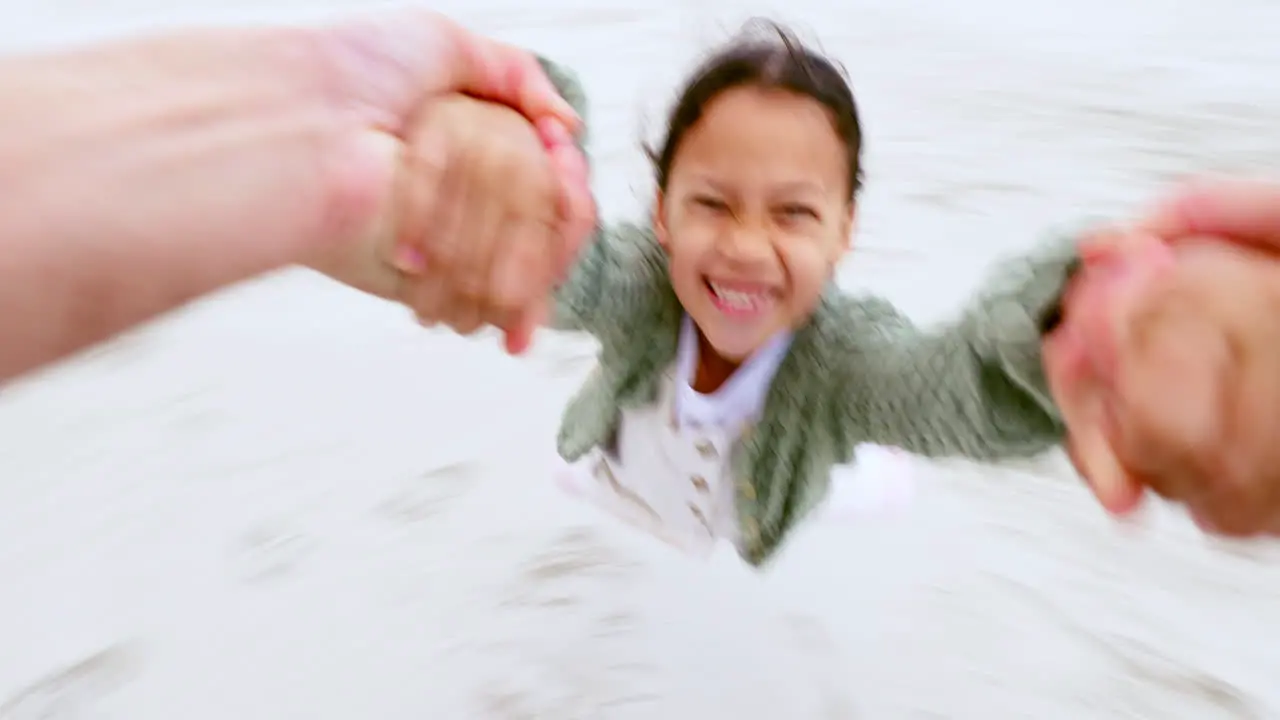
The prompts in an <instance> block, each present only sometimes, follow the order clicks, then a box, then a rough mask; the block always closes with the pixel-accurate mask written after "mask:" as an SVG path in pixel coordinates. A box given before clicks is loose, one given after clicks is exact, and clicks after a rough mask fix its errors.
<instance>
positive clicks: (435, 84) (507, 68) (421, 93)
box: [319, 8, 581, 134]
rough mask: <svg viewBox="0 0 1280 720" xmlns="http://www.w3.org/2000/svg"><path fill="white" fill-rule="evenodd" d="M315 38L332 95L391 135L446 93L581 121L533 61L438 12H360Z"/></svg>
mask: <svg viewBox="0 0 1280 720" xmlns="http://www.w3.org/2000/svg"><path fill="white" fill-rule="evenodd" d="M319 37H320V43H319V45H320V47H321V55H322V57H323V58H324V59H325V63H326V65H327V66H328V69H329V75H330V78H331V79H330V84H331V85H332V86H333V90H334V94H335V96H336V97H337V98H338V99H339V101H340V102H342V103H344V104H346V105H348V106H350V107H351V108H353V109H355V110H357V111H358V112H359V113H361V114H362V115H363V116H364V120H365V121H366V122H368V123H370V124H372V125H374V126H376V127H378V128H380V129H383V130H386V131H388V132H391V133H393V134H399V133H401V132H403V130H404V129H405V128H406V127H407V125H408V122H409V120H410V118H411V116H412V114H413V113H414V112H415V111H416V109H417V108H418V106H419V105H420V104H421V103H422V102H423V101H424V100H426V99H428V98H430V97H432V96H435V95H442V94H447V93H464V94H467V95H472V96H475V97H480V98H484V99H487V100H492V101H494V102H498V103H501V104H504V105H508V106H510V107H512V108H514V109H516V110H517V111H519V112H520V113H521V114H522V115H524V116H525V117H526V118H530V119H534V118H541V117H555V118H557V119H559V120H560V121H561V122H563V123H565V125H566V126H568V127H572V128H577V127H578V126H579V124H580V122H581V121H580V120H579V119H578V116H577V113H575V112H574V110H573V108H572V107H571V106H570V105H569V103H568V102H566V101H565V100H564V99H563V98H561V97H560V95H559V93H557V92H556V90H555V87H554V86H553V85H552V83H551V81H550V80H549V79H548V78H547V76H546V73H544V72H543V71H542V68H541V66H540V65H539V64H538V62H537V59H536V58H535V57H533V56H532V55H531V54H529V53H528V52H525V51H523V50H520V49H518V48H515V47H512V46H510V45H506V44H504V43H500V42H497V41H495V40H492V39H490V38H486V37H483V36H480V35H477V34H475V33H473V32H470V31H468V30H467V29H466V28H464V27H462V26H461V25H459V24H458V23H456V22H454V21H453V20H450V19H449V18H447V17H445V16H443V15H440V14H439V13H435V12H431V11H428V10H425V9H421V8H402V9H397V10H392V11H389V12H383V13H379V14H374V15H364V16H361V17H358V18H349V19H344V20H342V21H340V22H337V23H334V24H332V25H329V26H327V27H325V28H323V29H322V30H321V32H320V34H319Z"/></svg>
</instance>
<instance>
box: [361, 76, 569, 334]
mask: <svg viewBox="0 0 1280 720" xmlns="http://www.w3.org/2000/svg"><path fill="white" fill-rule="evenodd" d="M542 124H543V126H544V127H546V128H548V129H545V130H543V132H542V133H539V132H538V130H537V129H536V128H535V127H534V125H533V124H531V123H530V122H529V121H528V120H527V119H525V118H524V117H523V116H521V115H520V114H519V113H517V112H516V111H514V110H512V109H510V108H508V107H506V106H503V105H498V104H494V103H489V102H484V101H481V100H476V99H473V98H470V97H467V96H465V95H452V96H447V97H444V98H442V99H439V100H435V101H432V102H429V103H427V104H426V105H424V106H423V107H422V108H420V111H419V112H418V114H417V116H416V118H415V119H414V121H413V122H412V123H411V125H410V127H409V128H408V129H407V130H406V140H405V143H406V147H405V149H404V151H403V156H402V159H401V163H400V174H399V177H398V179H397V182H396V187H397V189H396V193H395V194H394V198H393V203H394V207H393V208H390V209H389V211H388V212H387V213H384V217H385V218H386V224H385V226H384V227H382V228H380V229H379V230H378V231H377V232H376V233H374V238H375V240H374V241H373V242H372V243H371V245H372V246H370V247H366V248H365V249H364V250H363V252H364V253H366V254H365V256H364V260H363V261H364V262H366V263H371V264H373V265H376V266H377V268H379V270H378V271H379V272H381V273H382V281H381V282H379V283H376V287H373V288H366V289H372V290H373V291H374V292H375V293H377V294H379V295H381V296H383V297H386V298H388V299H393V300H398V301H400V302H403V303H404V304H405V305H407V306H408V307H409V308H410V309H412V310H413V311H414V313H415V314H416V315H417V316H418V319H419V321H420V322H422V323H423V324H425V325H435V324H444V325H447V326H449V327H451V328H453V329H454V330H456V331H458V332H460V333H463V334H470V333H472V332H475V331H476V330H478V329H480V328H481V327H484V326H495V327H498V328H500V329H502V330H503V331H505V333H506V336H507V348H508V350H509V351H511V352H513V353H518V352H521V351H522V350H523V349H524V348H525V347H526V346H527V345H528V343H529V340H530V338H531V336H532V334H533V331H534V330H535V329H536V328H537V326H538V325H539V324H541V322H542V318H543V317H544V316H545V314H546V311H547V310H546V305H547V302H548V299H549V294H550V291H551V289H552V287H553V286H554V285H555V283H556V282H557V281H558V278H559V276H561V275H563V273H564V272H565V268H566V266H567V265H568V264H569V263H570V262H572V260H573V259H574V258H576V254H577V249H578V246H579V244H580V243H581V240H582V237H583V236H585V234H586V233H587V232H589V230H590V228H591V227H592V226H594V205H593V203H592V200H591V197H590V194H589V190H588V188H587V181H586V170H585V165H586V163H585V161H584V160H583V158H582V154H581V152H580V151H579V150H578V149H577V148H576V147H575V146H574V145H573V143H572V142H571V141H570V140H568V138H569V132H568V130H567V129H566V128H565V126H564V124H563V123H561V122H559V121H556V120H551V119H546V120H544V121H542ZM557 133H558V134H557ZM544 136H546V137H549V138H550V139H545V140H544ZM556 138H564V139H565V140H566V141H565V142H563V143H557V142H555V139H556ZM392 267H394V268H395V270H396V271H395V272H393V271H392Z"/></svg>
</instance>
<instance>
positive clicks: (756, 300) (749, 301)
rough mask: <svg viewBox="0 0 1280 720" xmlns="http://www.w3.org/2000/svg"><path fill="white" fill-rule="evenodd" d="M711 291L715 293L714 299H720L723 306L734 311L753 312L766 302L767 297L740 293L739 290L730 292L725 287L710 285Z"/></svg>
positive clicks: (763, 294) (762, 294)
mask: <svg viewBox="0 0 1280 720" xmlns="http://www.w3.org/2000/svg"><path fill="white" fill-rule="evenodd" d="M710 285H711V290H712V291H713V292H715V294H716V297H718V298H720V300H721V301H722V302H724V304H725V305H728V306H729V307H731V308H733V309H734V310H755V309H758V308H760V307H761V306H763V305H764V304H765V303H766V302H768V300H769V297H768V295H767V294H766V293H752V292H742V291H741V290H731V289H729V288H727V287H723V286H721V285H717V284H716V283H710Z"/></svg>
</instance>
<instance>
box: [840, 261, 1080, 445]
mask: <svg viewBox="0 0 1280 720" xmlns="http://www.w3.org/2000/svg"><path fill="white" fill-rule="evenodd" d="M1078 262H1079V261H1078V255H1077V253H1076V244H1075V242H1074V238H1072V239H1071V240H1065V239H1063V240H1056V241H1054V242H1051V243H1047V244H1045V245H1044V246H1041V247H1040V248H1038V249H1037V250H1036V251H1035V252H1033V253H1032V254H1030V255H1028V256H1024V257H1021V258H1016V259H1012V260H1009V261H1006V262H1004V263H1002V264H1000V265H999V266H997V268H996V269H995V271H994V272H993V273H992V274H991V275H990V276H989V279H988V281H987V283H986V284H985V285H984V287H983V288H982V289H981V290H980V291H979V293H978V295H977V297H976V298H975V299H974V300H973V301H972V302H971V303H970V304H969V306H968V307H967V308H966V309H965V310H964V311H963V312H962V313H961V315H960V317H959V318H957V319H955V320H953V321H952V322H950V323H947V324H945V325H942V326H939V327H937V328H931V329H920V328H917V327H916V326H915V325H913V324H912V323H911V321H910V320H908V319H907V318H906V317H905V316H903V315H902V314H901V313H900V312H898V311H897V310H896V309H895V308H894V307H893V306H892V305H890V304H889V303H888V302H886V301H884V300H880V299H871V300H859V299H852V298H850V299H848V301H847V302H848V303H849V306H848V307H847V308H845V312H843V313H841V316H842V317H843V318H844V321H845V322H847V325H846V327H847V329H848V330H849V335H848V337H849V343H848V345H847V347H846V350H847V352H845V353H844V359H845V360H846V361H847V363H848V364H847V365H846V367H845V368H844V369H843V372H841V373H840V375H841V380H842V382H845V383H847V385H846V392H845V393H842V394H841V396H840V401H841V402H842V404H843V409H842V411H841V414H842V415H843V416H844V417H843V423H841V424H842V425H843V426H844V427H845V428H846V429H847V430H848V431H849V432H848V433H846V438H845V440H846V441H847V442H851V443H856V442H864V441H870V442H873V443H877V444H881V445H890V446H897V447H900V448H902V449H904V450H907V451H909V452H913V453H916V454H920V455H926V456H930V457H945V456H961V457H967V458H972V459H975V460H998V459H1001V458H1012V457H1025V456H1030V455H1035V454H1037V453H1039V452H1042V451H1044V450H1046V449H1048V448H1049V447H1051V446H1053V445H1056V444H1058V443H1059V442H1061V440H1062V438H1063V435H1064V433H1065V429H1066V428H1065V427H1064V425H1063V423H1062V419H1061V416H1060V414H1059V412H1058V409H1057V406H1056V405H1055V403H1054V401H1053V399H1052V396H1051V395H1050V393H1049V390H1048V383H1047V380H1046V378H1045V374H1044V369H1043V367H1042V365H1041V341H1042V337H1043V335H1044V334H1045V332H1046V331H1047V329H1048V328H1049V327H1051V326H1052V323H1053V322H1055V321H1056V318H1057V311H1058V307H1059V301H1060V299H1061V296H1062V292H1063V290H1064V289H1065V286H1066V283H1067V281H1068V280H1069V279H1070V277H1071V275H1072V274H1073V273H1074V271H1075V268H1076V267H1077V265H1078Z"/></svg>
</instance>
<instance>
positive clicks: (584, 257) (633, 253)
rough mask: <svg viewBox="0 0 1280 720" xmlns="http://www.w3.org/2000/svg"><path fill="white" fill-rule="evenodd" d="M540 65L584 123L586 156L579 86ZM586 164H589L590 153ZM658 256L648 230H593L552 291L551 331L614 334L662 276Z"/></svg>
mask: <svg viewBox="0 0 1280 720" xmlns="http://www.w3.org/2000/svg"><path fill="white" fill-rule="evenodd" d="M538 60H539V62H540V63H541V64H542V69H543V71H544V72H545V73H546V74H547V77H548V78H549V79H550V80H551V82H552V84H553V85H555V87H556V90H557V91H559V93H560V95H561V97H563V98H564V99H566V100H568V101H569V104H570V105H572V106H573V109H574V110H576V111H577V112H578V115H579V116H580V117H582V118H583V125H584V126H583V130H582V133H580V134H579V136H578V138H577V142H578V146H579V148H581V149H582V150H583V152H584V153H586V152H587V151H586V145H587V129H588V127H587V125H588V124H587V122H586V121H587V96H586V92H585V91H584V90H583V88H582V84H581V82H579V80H578V78H577V77H576V76H575V75H574V74H573V73H572V72H571V71H570V70H568V69H567V68H564V67H562V66H560V65H557V64H555V63H553V62H551V61H549V60H547V59H546V58H541V57H540V58H538ZM587 158H588V160H590V154H589V153H588V154H587ZM661 255H662V253H661V249H660V248H658V246H657V242H656V240H655V238H654V237H653V232H652V230H651V229H649V228H648V227H643V226H640V225H636V224H631V223H624V224H618V225H614V226H604V225H597V227H596V230H595V232H594V233H593V234H592V237H591V238H589V239H588V240H587V242H586V244H585V247H584V248H583V250H582V254H581V255H579V257H578V260H577V262H576V263H575V264H574V266H573V267H572V268H571V269H570V272H569V275H568V277H567V278H566V279H565V281H564V282H563V283H562V284H561V285H560V286H559V287H558V288H557V289H556V293H555V297H554V303H553V307H552V313H551V318H550V325H551V327H552V328H555V329H557V330H577V331H584V332H587V333H590V334H592V335H595V336H597V337H600V336H601V335H603V334H607V333H609V332H613V331H615V330H617V329H618V328H616V327H614V326H615V325H616V323H614V322H612V321H613V320H614V319H616V318H618V317H621V314H622V312H623V310H624V309H625V308H626V307H628V306H629V305H630V304H634V303H635V302H637V301H638V300H640V298H637V294H639V293H644V292H647V291H648V289H649V288H651V287H652V283H653V280H654V278H655V277H656V275H655V273H660V272H662V257H661Z"/></svg>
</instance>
